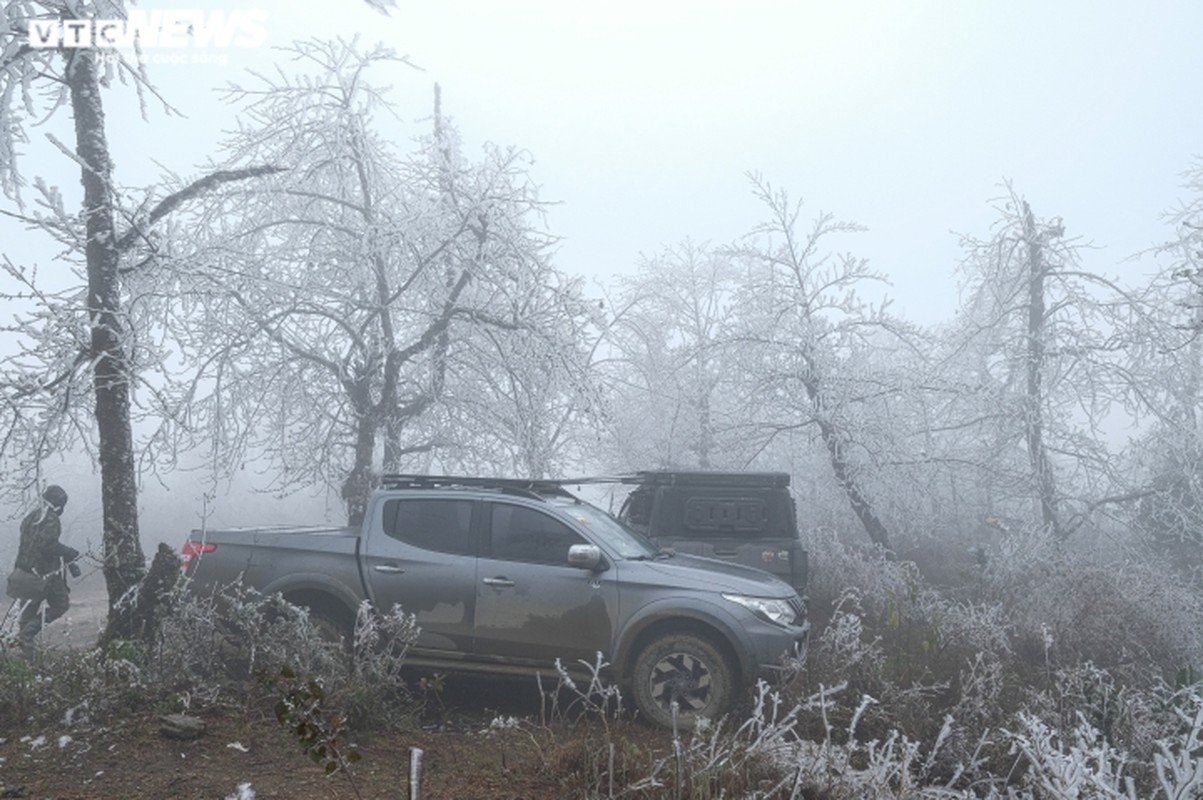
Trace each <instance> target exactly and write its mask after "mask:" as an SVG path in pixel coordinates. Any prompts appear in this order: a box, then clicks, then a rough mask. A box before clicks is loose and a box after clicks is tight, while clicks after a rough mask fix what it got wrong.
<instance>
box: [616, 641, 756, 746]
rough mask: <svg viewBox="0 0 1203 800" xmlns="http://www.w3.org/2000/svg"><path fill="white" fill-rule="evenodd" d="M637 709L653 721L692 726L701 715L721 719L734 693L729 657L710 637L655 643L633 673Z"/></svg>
mask: <svg viewBox="0 0 1203 800" xmlns="http://www.w3.org/2000/svg"><path fill="white" fill-rule="evenodd" d="M631 677H632V680H633V691H634V695H635V707H636V708H637V709H639V713H641V714H643V716H645V717H646V718H647V719H648V720H649V721H650V722H652V723H653V724H656V725H659V726H661V727H664V728H671V727H672V724H673V723H672V720H673V713H672V705H673V703H674V702H676V704H677V724H678V725H679V726H680V727H682V728H693V727H694V725H696V724H697V721H698V719H699V718H701V717H706V718H708V719H717V718H718V717H720V716H722V715H723V714H725V713H726V712H727V709H728V707H729V706H730V705H731V700H732V697H733V696H734V693H735V673H734V670H732V668H731V665H730V663H729V662H728V661H727V659H726V657H725V656H723V654H722V653H721V652H720V651H719V649H718V648H717V647H715V646H714V645H713V644H711V643H710V642H709V641H707V640H706V639H703V638H702V637H700V636H697V635H695V634H691V633H670V634H666V635H663V636H660V637H658V638H656V639H653V640H652V641H651V642H650V643H649V644H648V645H647V647H645V648H643V650H642V651H641V652H640V653H639V655H638V657H637V658H636V659H635V667H634V669H633V670H632V673H631Z"/></svg>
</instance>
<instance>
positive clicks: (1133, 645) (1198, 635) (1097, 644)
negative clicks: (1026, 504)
mask: <svg viewBox="0 0 1203 800" xmlns="http://www.w3.org/2000/svg"><path fill="white" fill-rule="evenodd" d="M986 588H987V591H988V592H989V593H990V594H991V595H992V597H993V598H995V599H996V600H997V601H998V602H999V603H1001V604H1002V606H1003V607H1005V608H1006V609H1007V612H1008V616H1009V618H1010V619H1011V620H1013V624H1014V625H1015V627H1016V633H1017V634H1018V636H1019V638H1020V640H1021V643H1023V642H1025V641H1026V647H1027V650H1028V656H1029V658H1032V657H1034V656H1037V655H1038V654H1039V651H1040V642H1041V640H1042V638H1043V632H1042V627H1045V628H1047V629H1048V631H1049V633H1050V635H1051V636H1052V638H1053V639H1054V641H1055V642H1056V647H1055V649H1054V650H1053V651H1052V653H1051V654H1050V655H1051V657H1052V659H1053V661H1054V662H1055V663H1057V664H1073V663H1077V662H1080V661H1090V662H1092V663H1094V664H1096V665H1098V666H1100V667H1103V668H1107V669H1124V670H1128V671H1129V672H1131V673H1132V677H1133V678H1139V677H1140V675H1142V674H1143V675H1146V676H1148V677H1154V676H1162V675H1166V674H1167V673H1168V674H1171V675H1172V674H1173V672H1174V671H1176V670H1178V669H1179V668H1182V667H1185V666H1194V665H1198V664H1203V626H1200V625H1199V620H1200V619H1203V596H1201V595H1200V593H1199V592H1198V591H1197V590H1196V589H1194V588H1193V587H1192V586H1191V585H1190V584H1189V583H1187V582H1185V581H1184V580H1183V579H1182V578H1181V577H1180V576H1178V575H1176V574H1174V573H1172V572H1168V571H1165V570H1159V569H1155V568H1154V567H1153V566H1151V565H1150V564H1148V563H1146V562H1144V561H1140V560H1130V561H1126V562H1124V563H1116V564H1101V563H1096V562H1094V561H1092V560H1090V559H1089V558H1087V557H1085V556H1083V555H1080V554H1076V553H1070V552H1066V551H1065V550H1063V549H1062V545H1061V544H1060V543H1058V542H1055V541H1051V540H1050V539H1049V537H1048V536H1042V535H1039V534H1034V533H1029V534H1025V535H1024V536H1023V537H1022V538H1021V540H1018V541H1015V542H1013V543H1010V544H1009V546H1008V548H1007V549H1006V550H1005V551H1004V552H1003V554H1002V555H1001V556H1000V557H999V558H998V559H996V560H995V561H994V562H993V566H992V568H991V569H990V570H989V571H988V572H987V574H986ZM1150 665H1156V668H1155V669H1154V670H1152V671H1150V670H1149V669H1148V667H1149V666H1150Z"/></svg>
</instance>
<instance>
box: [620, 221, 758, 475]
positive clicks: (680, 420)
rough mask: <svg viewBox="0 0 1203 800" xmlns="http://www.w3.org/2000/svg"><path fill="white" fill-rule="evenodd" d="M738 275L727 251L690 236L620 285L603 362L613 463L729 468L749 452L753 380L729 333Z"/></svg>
mask: <svg viewBox="0 0 1203 800" xmlns="http://www.w3.org/2000/svg"><path fill="white" fill-rule="evenodd" d="M737 279H738V270H737V268H736V266H735V264H734V263H733V261H732V260H731V258H730V257H729V256H727V255H724V254H722V253H720V252H718V251H717V250H715V249H714V248H711V247H710V246H708V245H704V244H698V243H696V242H693V241H689V240H686V241H684V242H682V243H680V244H678V245H676V246H673V247H665V248H664V249H663V250H661V251H660V252H659V253H657V254H656V255H654V256H652V257H647V258H644V259H642V260H641V262H640V263H639V265H638V269H637V271H636V274H635V275H634V276H632V277H630V278H627V279H624V280H621V281H620V282H619V293H618V297H617V302H618V304H619V307H620V308H621V309H623V311H622V313H620V314H618V315H616V318H615V321H614V325H613V326H612V327H611V329H610V331H609V337H608V338H609V341H610V344H611V348H612V351H613V352H612V353H611V357H610V358H609V359H608V362H607V372H608V380H609V382H610V385H611V393H612V408H613V414H612V417H611V423H612V426H611V427H612V434H613V439H614V446H615V448H616V452H615V454H614V455H613V456H611V460H612V461H614V462H615V463H614V464H613V465H612V466H614V467H616V468H619V469H630V468H644V469H646V468H652V467H684V468H688V467H693V468H698V469H713V468H718V467H727V468H731V467H742V466H744V464H745V463H746V461H747V460H748V458H749V457H750V456H751V454H752V452H753V451H752V449H751V448H750V447H747V446H744V445H746V444H747V430H746V428H745V427H744V425H745V423H746V416H745V413H744V412H746V407H745V405H744V403H743V402H742V397H741V395H742V393H743V392H744V391H746V388H747V383H746V382H745V381H743V380H741V369H740V364H739V356H738V349H737V347H736V346H735V345H734V343H733V342H732V341H731V338H730V336H731V330H730V326H731V322H732V320H733V314H734V309H733V302H734V297H735V290H736V286H737Z"/></svg>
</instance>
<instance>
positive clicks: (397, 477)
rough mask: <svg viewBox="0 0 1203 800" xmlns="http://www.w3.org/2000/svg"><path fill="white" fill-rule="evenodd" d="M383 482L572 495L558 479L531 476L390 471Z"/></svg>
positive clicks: (398, 486) (386, 485)
mask: <svg viewBox="0 0 1203 800" xmlns="http://www.w3.org/2000/svg"><path fill="white" fill-rule="evenodd" d="M380 485H381V487H382V488H385V489H443V488H455V487H461V488H479V489H496V490H498V491H502V492H508V493H511V494H522V495H525V496H528V497H537V498H540V499H542V498H544V497H546V496H547V495H556V496H560V497H571V496H572V495H570V494H569V493H568V492H567V491H565V489H564V487H563V486H561V485H560V482H559V481H550V480H536V479H532V478H482V477H478V476H468V475H416V474H407V473H399V472H390V473H387V474H385V475H381V476H380Z"/></svg>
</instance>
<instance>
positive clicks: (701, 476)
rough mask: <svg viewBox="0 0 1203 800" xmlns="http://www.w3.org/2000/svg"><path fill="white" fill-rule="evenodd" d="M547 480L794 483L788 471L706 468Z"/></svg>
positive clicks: (565, 482)
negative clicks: (732, 470) (738, 470)
mask: <svg viewBox="0 0 1203 800" xmlns="http://www.w3.org/2000/svg"><path fill="white" fill-rule="evenodd" d="M541 483H546V484H556V485H559V486H572V485H578V484H587V483H622V484H626V485H629V486H736V487H743V488H748V487H760V488H774V489H778V488H784V487H786V486H789V484H790V476H789V473H788V472H719V471H714V470H712V471H705V470H671V469H654V470H640V471H639V472H636V473H635V474H634V475H611V476H596V477H586V478H562V479H557V480H548V481H541Z"/></svg>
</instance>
